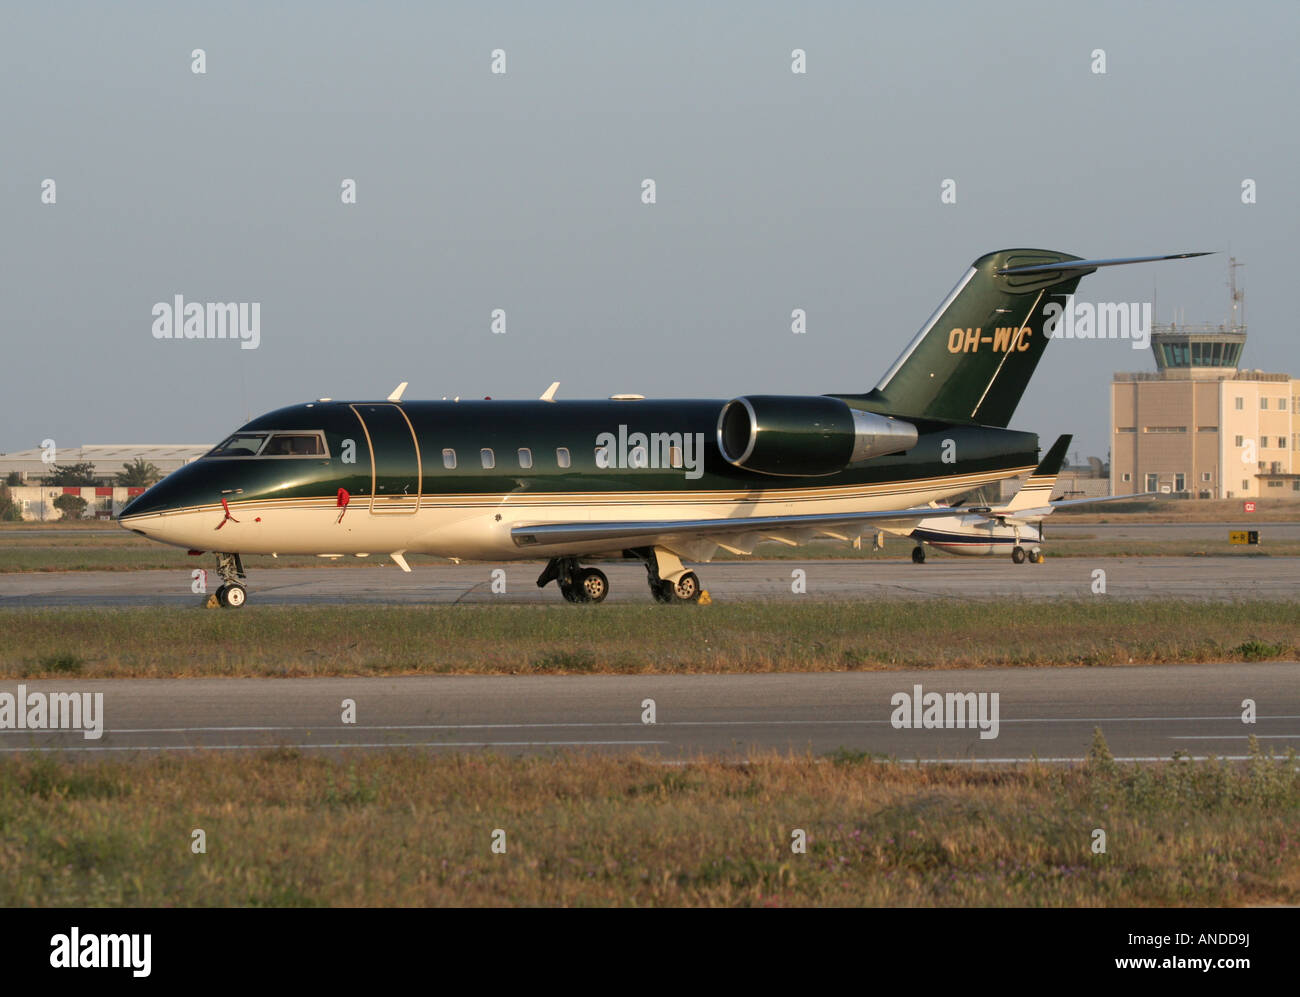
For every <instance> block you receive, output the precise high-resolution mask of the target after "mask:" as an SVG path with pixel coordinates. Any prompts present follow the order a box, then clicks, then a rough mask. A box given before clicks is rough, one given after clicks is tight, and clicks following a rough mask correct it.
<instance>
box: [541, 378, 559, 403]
mask: <svg viewBox="0 0 1300 997" xmlns="http://www.w3.org/2000/svg"><path fill="white" fill-rule="evenodd" d="M559 390H560V382H559V381H552V382H551V386H550V387H549V388H547V389H546V390H545V391H543V392H542V397H541V401H544V402H553V401H555V393H556V392H557V391H559Z"/></svg>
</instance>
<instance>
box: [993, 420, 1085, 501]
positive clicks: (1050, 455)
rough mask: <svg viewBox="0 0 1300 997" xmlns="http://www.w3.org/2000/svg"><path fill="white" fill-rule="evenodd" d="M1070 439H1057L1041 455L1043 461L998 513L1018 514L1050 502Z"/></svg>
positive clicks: (1067, 437)
mask: <svg viewBox="0 0 1300 997" xmlns="http://www.w3.org/2000/svg"><path fill="white" fill-rule="evenodd" d="M1072 439H1074V437H1073V436H1070V435H1065V436H1062V437H1059V438H1058V439H1057V441H1056V442H1055V443H1053V444H1052V449H1050V450H1048V451H1047V453H1046V454H1044V455H1043V459H1042V460H1041V461H1039V463H1038V466H1037V467H1036V468H1034V473H1033V474H1031V475H1030V476H1029V477H1028V478H1027V479H1026V481H1025V483H1024V485H1023V487H1021V489H1020V491H1018V492H1016V494H1015V495H1013V496H1012V497H1011V501H1010V502H1008V503H1007V504H1006V505H1004V506H1003V507H1002V508H1000V509H999V510H998V512H1000V513H1005V512H1020V511H1022V510H1025V509H1034V508H1037V507H1039V506H1043V505H1047V504H1049V503H1050V502H1051V500H1052V492H1053V491H1054V490H1055V488H1056V476H1057V475H1058V474H1060V473H1061V466H1062V465H1063V464H1064V463H1065V451H1066V450H1067V449H1068V448H1069V446H1070V441H1071V440H1072Z"/></svg>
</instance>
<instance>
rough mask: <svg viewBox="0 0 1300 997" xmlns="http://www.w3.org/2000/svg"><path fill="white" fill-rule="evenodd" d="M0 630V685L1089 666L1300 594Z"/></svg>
mask: <svg viewBox="0 0 1300 997" xmlns="http://www.w3.org/2000/svg"><path fill="white" fill-rule="evenodd" d="M0 630H2V631H3V633H4V639H3V641H2V642H0V678H10V679H12V678H39V677H57V676H59V675H61V674H66V673H68V672H69V671H76V673H77V674H78V675H80V676H81V677H83V678H119V677H133V678H163V677H198V676H281V677H282V676H319V675H417V674H424V675H429V674H483V675H489V674H574V673H584V674H586V673H597V674H682V673H727V672H805V671H851V670H855V669H870V670H877V669H891V668H894V669H897V668H936V669H942V668H971V667H1000V666H1022V665H1065V666H1089V665H1115V664H1160V663H1183V662H1198V661H1257V660H1287V659H1294V658H1296V657H1300V646H1298V642H1300V602H1295V601H1290V602H1286V601H1253V600H1252V601H1250V602H1240V603H1201V602H1179V601H1155V600H1152V601H1144V602H1119V601H1112V600H1108V599H1105V598H1097V597H1094V598H1091V599H1080V600H1073V601H1054V602H1051V603H1042V604H1038V603H1033V602H1023V601H1018V602H1005V603H993V602H973V601H963V600H957V599H932V600H927V601H924V602H903V601H888V602H876V603H844V602H814V601H808V602H799V603H794V604H781V605H779V606H773V605H764V604H734V605H733V604H725V605H722V604H717V605H713V606H708V607H665V606H654V605H637V604H616V605H604V606H568V605H559V606H519V605H513V606H492V605H463V606H433V607H423V606H349V607H339V606H304V607H280V606H252V605H250V606H248V607H246V608H244V609H241V610H239V611H238V612H228V611H209V612H204V611H201V610H198V609H189V608H171V607H166V608H140V609H135V608H132V609H80V608H76V609H12V610H5V611H0ZM633 635H634V636H633Z"/></svg>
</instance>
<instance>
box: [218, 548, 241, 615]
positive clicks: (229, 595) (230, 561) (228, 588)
mask: <svg viewBox="0 0 1300 997" xmlns="http://www.w3.org/2000/svg"><path fill="white" fill-rule="evenodd" d="M217 574H219V575H220V576H221V586H220V588H218V589H217V591H216V596H217V603H218V604H219V605H220V606H221V607H222V608H223V609H238V608H239V607H240V606H242V605H243V604H244V603H245V602H246V601H247V600H248V589H247V588H246V587H245V586H244V585H243V584H242V582H241V579H243V578H245V577H246V576H245V574H244V564H243V562H242V561H241V560H240V559H239V555H238V554H218V555H217Z"/></svg>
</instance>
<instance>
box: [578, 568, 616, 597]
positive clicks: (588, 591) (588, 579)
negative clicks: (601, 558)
mask: <svg viewBox="0 0 1300 997" xmlns="http://www.w3.org/2000/svg"><path fill="white" fill-rule="evenodd" d="M578 588H579V589H580V590H581V592H582V595H583V599H582V601H583V602H604V601H605V596H607V595H609V579H608V578H606V577H605V572H603V571H600V570H599V569H597V568H587V569H585V570H584V571H583V572H582V573H581V574H580V575H578Z"/></svg>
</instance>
